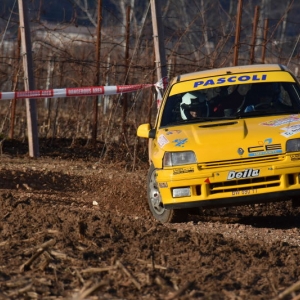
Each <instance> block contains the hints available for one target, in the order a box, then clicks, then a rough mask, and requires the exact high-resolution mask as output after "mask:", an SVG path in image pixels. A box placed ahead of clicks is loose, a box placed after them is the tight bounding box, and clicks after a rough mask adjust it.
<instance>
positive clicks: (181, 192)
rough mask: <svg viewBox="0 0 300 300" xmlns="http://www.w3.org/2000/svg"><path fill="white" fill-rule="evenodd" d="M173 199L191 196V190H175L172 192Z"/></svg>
mask: <svg viewBox="0 0 300 300" xmlns="http://www.w3.org/2000/svg"><path fill="white" fill-rule="evenodd" d="M172 194H173V198H178V197H188V196H191V189H190V188H189V187H184V188H177V189H173V190H172Z"/></svg>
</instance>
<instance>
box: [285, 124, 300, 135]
mask: <svg viewBox="0 0 300 300" xmlns="http://www.w3.org/2000/svg"><path fill="white" fill-rule="evenodd" d="M280 129H281V130H284V132H282V133H281V135H282V136H284V137H286V138H289V137H290V136H292V135H294V134H297V133H299V132H300V124H295V125H291V126H289V127H283V128H280Z"/></svg>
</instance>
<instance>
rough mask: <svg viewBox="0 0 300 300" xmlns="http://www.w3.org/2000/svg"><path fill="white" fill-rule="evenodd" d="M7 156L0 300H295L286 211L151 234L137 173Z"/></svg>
mask: <svg viewBox="0 0 300 300" xmlns="http://www.w3.org/2000/svg"><path fill="white" fill-rule="evenodd" d="M18 149H19V150H18V151H16V149H15V148H13V147H12V145H9V147H7V148H5V146H4V149H3V154H2V156H1V165H0V166H1V168H0V299H146V300H148V299H169V300H170V299H214V300H215V299H255V300H257V299H299V292H298V290H297V287H293V288H292V290H293V292H290V291H288V290H287V289H288V288H289V287H291V286H292V285H293V284H295V283H299V280H300V268H299V265H300V251H299V247H300V230H299V227H300V210H299V209H295V208H292V207H291V203H290V202H285V203H277V204H268V205H256V206H246V207H238V208H230V209H229V208H227V209H216V210H204V211H201V213H200V214H199V215H198V216H196V215H192V216H190V220H189V222H187V223H182V224H171V225H162V224H160V223H157V222H155V221H154V220H153V219H152V217H151V216H150V213H149V212H148V207H147V204H146V185H145V180H146V174H147V164H146V163H145V164H142V163H141V164H140V165H139V166H138V168H137V170H135V171H128V169H130V168H128V166H127V164H126V162H124V161H122V160H120V161H113V162H112V161H110V162H109V161H106V162H101V161H99V158H97V153H93V155H92V153H91V152H89V151H88V150H82V149H83V148H81V150H80V149H67V148H64V149H62V148H60V149H57V148H53V147H52V148H51V149H46V148H43V147H42V150H41V157H40V158H38V159H29V158H28V156H27V155H26V153H22V151H21V150H20V149H21V147H19V148H18ZM20 152H21V153H20ZM87 153H89V154H87ZM298 285H299V284H298ZM298 288H299V287H298ZM285 291H286V294H287V295H286V296H284V294H283V295H281V298H279V297H278V296H279V295H280V294H281V293H284V292H285ZM297 295H298V296H297Z"/></svg>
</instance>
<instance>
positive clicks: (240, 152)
mask: <svg viewBox="0 0 300 300" xmlns="http://www.w3.org/2000/svg"><path fill="white" fill-rule="evenodd" d="M237 152H238V154H239V155H243V154H244V152H245V151H244V150H243V149H242V148H239V149H238V151H237Z"/></svg>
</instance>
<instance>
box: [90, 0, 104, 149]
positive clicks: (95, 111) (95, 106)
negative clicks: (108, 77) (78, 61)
mask: <svg viewBox="0 0 300 300" xmlns="http://www.w3.org/2000/svg"><path fill="white" fill-rule="evenodd" d="M101 21H102V0H98V21H97V41H96V78H95V85H96V86H97V85H99V81H100V70H99V69H100V50H101ZM93 116H94V118H93V127H92V143H93V146H94V147H95V146H96V142H97V127H98V96H95V97H94V102H93Z"/></svg>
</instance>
